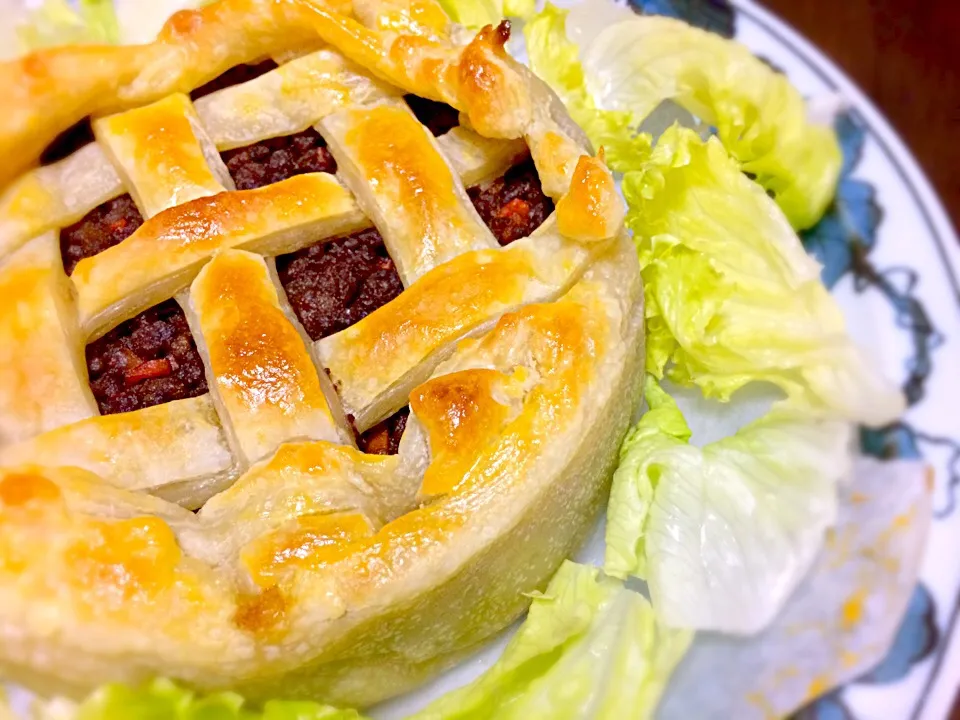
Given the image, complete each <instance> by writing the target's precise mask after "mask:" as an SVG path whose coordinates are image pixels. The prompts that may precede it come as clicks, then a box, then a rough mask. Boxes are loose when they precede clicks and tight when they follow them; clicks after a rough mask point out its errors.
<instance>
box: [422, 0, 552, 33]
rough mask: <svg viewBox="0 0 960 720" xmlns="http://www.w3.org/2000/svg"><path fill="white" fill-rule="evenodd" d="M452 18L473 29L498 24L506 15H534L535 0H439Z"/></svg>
mask: <svg viewBox="0 0 960 720" xmlns="http://www.w3.org/2000/svg"><path fill="white" fill-rule="evenodd" d="M439 2H440V6H441V7H442V8H443V9H444V10H445V11H446V13H447V15H449V16H450V19H451V20H453V21H454V22H456V23H459V24H461V25H463V26H464V27H467V28H469V29H471V30H479V29H480V28H482V27H484V26H485V25H496V24H497V23H499V22H500V21H501V20H502V19H503V18H505V17H514V18H526V17H530V16H531V15H533V13H534V10H535V9H536V8H535V0H439Z"/></svg>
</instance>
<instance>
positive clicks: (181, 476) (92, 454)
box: [0, 395, 236, 508]
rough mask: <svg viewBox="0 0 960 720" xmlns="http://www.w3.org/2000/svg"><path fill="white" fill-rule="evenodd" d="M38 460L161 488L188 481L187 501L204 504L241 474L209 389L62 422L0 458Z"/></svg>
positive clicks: (136, 486) (8, 462)
mask: <svg viewBox="0 0 960 720" xmlns="http://www.w3.org/2000/svg"><path fill="white" fill-rule="evenodd" d="M29 463H37V464H40V465H43V466H45V467H57V466H72V467H78V468H82V469H84V470H88V471H90V472H92V473H96V474H97V475H98V476H99V477H101V478H103V480H104V481H105V482H107V483H109V484H111V485H115V486H117V487H120V488H124V489H126V490H141V491H146V492H150V493H154V494H157V493H158V492H159V491H161V490H162V489H163V488H164V487H165V486H169V485H172V484H175V483H181V484H184V483H189V484H190V485H192V486H193V487H194V488H196V491H195V492H194V493H192V494H191V493H188V492H187V491H186V489H185V488H184V489H183V490H182V498H181V499H182V500H183V502H182V504H184V505H185V506H186V507H190V508H196V507H200V505H202V504H203V502H204V501H205V500H206V499H207V498H208V497H210V496H211V495H212V494H213V492H215V491H216V489H217V488H218V486H221V487H222V486H223V485H224V484H225V483H227V482H229V481H230V480H232V479H233V478H234V477H235V476H236V472H235V469H234V460H233V455H232V454H231V453H230V448H229V447H228V446H227V441H226V438H225V437H224V434H223V430H222V428H221V427H220V422H219V420H218V419H217V414H216V411H215V410H214V408H213V402H212V401H211V399H210V396H209V395H201V396H200V397H195V398H189V399H187V400H176V401H174V402H170V403H165V404H163V405H155V406H153V407H149V408H145V409H143V410H137V411H135V412H129V413H118V414H115V415H104V416H102V417H100V416H98V417H92V418H87V419H86V420H81V421H79V422H75V423H72V424H70V425H64V426H63V427H59V428H57V429H56V430H50V431H49V432H46V433H44V434H42V435H38V436H37V437H35V438H32V439H30V440H26V441H24V442H21V443H18V444H16V445H11V446H9V447H6V448H2V449H0V466H8V467H9V466H14V465H21V464H29Z"/></svg>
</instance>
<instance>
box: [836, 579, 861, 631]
mask: <svg viewBox="0 0 960 720" xmlns="http://www.w3.org/2000/svg"><path fill="white" fill-rule="evenodd" d="M867 596H868V592H867V591H866V590H864V589H862V588H861V589H860V590H857V591H856V592H854V593H853V594H852V595H850V597H848V598H847V599H846V601H844V603H843V605H842V606H841V608H840V627H841V628H843V629H844V630H848V631H849V630H852V629H853V628H854V627H855V626H856V625H857V623H859V622H860V620H861V619H863V615H864V612H865V603H866V599H867Z"/></svg>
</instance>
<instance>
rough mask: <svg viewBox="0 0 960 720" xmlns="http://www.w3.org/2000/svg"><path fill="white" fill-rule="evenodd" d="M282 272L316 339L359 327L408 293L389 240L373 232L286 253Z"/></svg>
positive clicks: (301, 317)
mask: <svg viewBox="0 0 960 720" xmlns="http://www.w3.org/2000/svg"><path fill="white" fill-rule="evenodd" d="M277 271H278V273H279V275H280V283H281V284H282V285H283V288H284V290H286V293H287V298H288V299H289V301H290V305H291V306H292V307H293V310H294V312H295V313H296V315H297V318H298V319H299V320H300V323H301V324H302V325H303V327H304V329H305V330H306V331H307V334H308V335H309V336H310V337H311V338H313V339H314V340H319V339H320V338H323V337H326V336H327V335H332V334H333V333H335V332H339V331H340V330H343V329H344V328H346V327H349V326H350V325H353V324H354V323H355V322H358V321H360V320H362V319H363V318H365V317H366V316H367V315H369V314H370V313H372V312H373V311H374V310H376V309H377V308H378V307H380V306H381V305H385V304H386V303H388V302H390V301H391V300H393V298H395V297H396V296H397V295H399V294H400V293H401V292H402V291H403V285H402V284H401V282H400V276H399V275H397V269H396V267H394V264H393V260H391V259H390V256H389V255H387V250H386V248H385V247H384V246H383V238H382V237H380V233H378V232H377V231H376V230H373V229H370V230H362V231H360V232H357V233H354V234H353V235H347V236H346V237H342V238H337V239H335V240H329V241H327V242H320V243H317V244H316V245H312V246H311V247H308V248H304V249H303V250H299V251H297V252H295V253H291V254H289V255H282V256H280V257H278V258H277Z"/></svg>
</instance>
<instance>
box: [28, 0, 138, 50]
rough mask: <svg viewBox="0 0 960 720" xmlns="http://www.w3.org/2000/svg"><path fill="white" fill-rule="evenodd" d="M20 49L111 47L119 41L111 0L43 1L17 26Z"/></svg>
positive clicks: (118, 31)
mask: <svg viewBox="0 0 960 720" xmlns="http://www.w3.org/2000/svg"><path fill="white" fill-rule="evenodd" d="M16 30H17V35H18V39H19V43H20V46H21V49H22V50H24V51H29V50H36V49H38V48H42V47H50V46H54V45H73V44H83V45H90V44H113V43H117V42H119V40H120V30H119V28H118V26H117V16H116V14H115V12H114V8H113V2H112V0H78V1H77V2H76V3H68V2H67V0H44V2H43V4H41V5H40V6H39V7H37V8H35V9H32V10H30V11H29V13H28V14H27V16H26V17H25V18H24V19H23V20H22V21H21V22H19V23H18V24H17V28H16Z"/></svg>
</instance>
